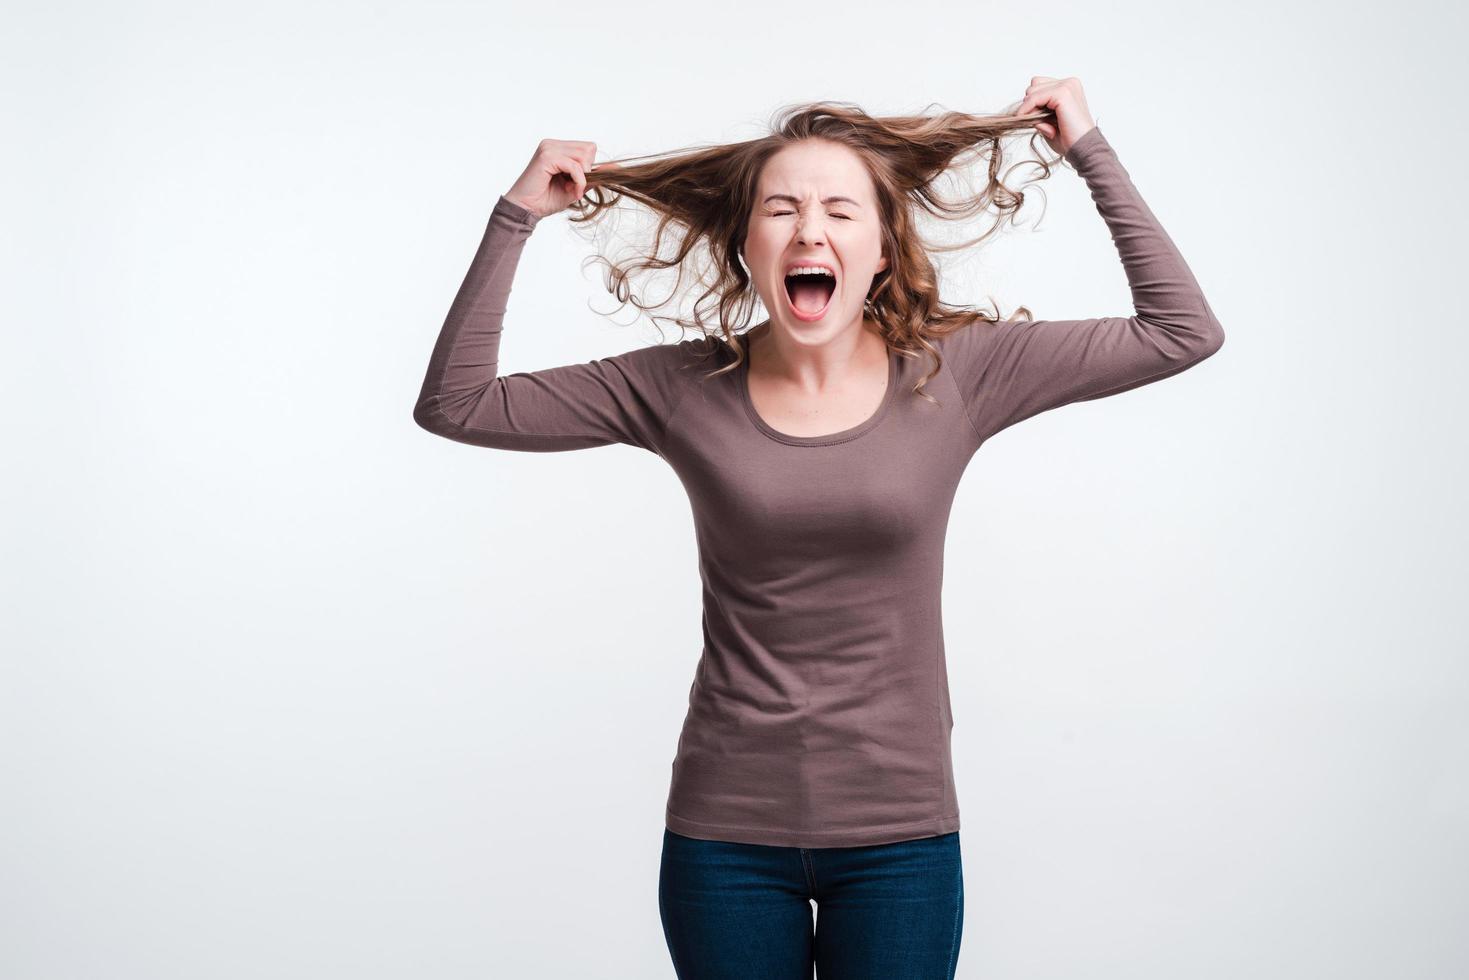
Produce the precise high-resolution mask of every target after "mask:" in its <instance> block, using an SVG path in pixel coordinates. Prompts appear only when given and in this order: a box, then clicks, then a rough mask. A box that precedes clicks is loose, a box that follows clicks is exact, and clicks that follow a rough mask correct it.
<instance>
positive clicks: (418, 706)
mask: <svg viewBox="0 0 1469 980" xmlns="http://www.w3.org/2000/svg"><path fill="white" fill-rule="evenodd" d="M6 20H7V25H6V30H5V31H4V36H3V55H4V56H3V58H0V65H3V67H0V72H3V78H4V82H5V85H4V91H5V95H4V97H3V98H4V107H5V109H4V112H5V116H4V125H5V132H6V136H7V141H6V142H7V147H8V152H7V153H6V154H5V156H4V162H3V164H0V166H3V167H4V176H5V179H4V182H3V191H0V193H3V195H4V206H5V214H4V222H3V224H4V228H5V234H4V237H3V241H4V248H5V254H4V266H3V268H4V277H5V289H4V308H5V317H4V319H5V324H4V356H3V369H4V372H5V383H4V386H3V392H4V399H5V405H4V412H3V418H4V420H5V427H6V438H5V457H6V466H5V470H6V478H5V480H4V481H3V483H0V493H3V494H4V505H5V506H4V513H5V518H6V521H5V538H4V555H5V558H4V573H5V582H4V606H3V608H4V621H3V636H0V645H3V650H4V653H3V673H0V736H3V738H0V786H3V794H4V799H3V807H0V862H3V863H0V975H3V976H5V977H6V978H8V980H92V978H96V980H134V978H136V980H145V978H146V980H166V978H180V980H184V978H187V980H199V978H209V980H233V978H273V980H275V978H311V980H320V978H324V977H351V978H353V980H369V978H390V977H391V978H400V977H401V978H409V977H412V978H415V980H418V978H429V977H431V978H434V980H452V978H471V977H473V978H484V977H496V978H499V977H517V978H518V977H570V978H583V977H598V978H613V977H616V978H639V980H641V978H650V977H671V976H672V975H673V971H672V968H671V966H670V965H669V961H668V956H667V952H666V950H665V947H664V941H663V936H662V932H661V928H660V923H659V919H658V913H657V899H656V879H657V866H658V857H659V844H660V835H661V833H662V818H663V805H664V801H665V793H666V791H667V787H668V779H669V775H670V763H671V761H672V759H673V755H674V751H675V747H676V739H677V735H678V731H679V725H680V723H681V721H682V719H683V714H684V711H685V709H686V707H687V700H686V699H687V695H688V688H689V684H690V682H691V680H692V677H693V671H694V668H695V664H696V662H697V659H698V655H699V647H700V642H701V636H700V619H699V617H700V609H699V581H698V572H697V565H696V552H695V542H694V539H693V524H692V516H691V513H690V510H689V507H688V503H687V500H686V498H685V496H684V494H683V490H682V488H681V486H680V484H679V482H678V480H677V478H676V477H675V475H674V474H673V472H672V471H671V470H669V469H668V468H667V466H666V464H664V463H663V461H662V460H660V459H659V458H657V457H656V456H654V455H652V454H650V453H646V452H644V451H642V450H638V449H634V448H632V447H627V446H620V445H619V446H611V447H605V448H597V449H591V450H582V451H577V452H567V453H556V454H529V453H525V454H520V453H511V452H497V451H492V450H486V449H480V448H476V447H470V446H465V445H460V444H457V443H453V442H450V441H447V440H444V439H439V438H436V437H434V436H431V435H429V434H428V433H426V432H424V431H423V430H421V429H419V428H418V427H417V426H416V425H415V424H414V423H413V420H412V417H411V413H412V408H413V403H414V400H415V398H416V396H417V394H418V388H419V385H420V383H421V381H422V379H423V374H424V371H425V368H426V367H427V364H428V359H429V355H430V352H431V350H432V347H433V343H434V340H435V337H436V336H437V333H438V330H439V327H440V325H441V324H442V322H443V319H444V316H445V314H446V313H447V311H448V309H449V305H450V303H451V301H452V300H453V297H454V294H455V291H456V289H457V288H458V286H459V283H460V280H461V279H462V277H463V275H464V272H465V270H466V269H467V268H468V264H469V261H470V259H471V257H472V255H473V253H474V250H475V248H476V246H477V244H478V242H479V239H480V235H481V233H482V232H483V230H484V225H485V221H486V220H487V217H488V215H489V211H490V208H491V206H492V205H493V204H494V201H495V199H496V197H497V196H498V195H499V194H500V193H502V192H503V191H505V190H507V189H508V188H509V187H510V185H511V184H512V183H513V182H514V180H515V178H516V177H517V176H518V175H519V174H520V172H521V170H522V169H523V167H524V166H525V164H526V163H527V161H528V160H529V159H530V157H531V154H532V152H533V151H534V149H535V147H536V144H537V142H538V141H539V140H540V139H542V138H543V137H555V138H561V139H587V140H594V141H596V142H597V144H598V147H599V157H601V158H607V157H611V156H616V155H628V154H642V153H653V152H658V151H663V150H668V149H673V148H676V147H682V146H687V145H691V144H696V143H712V142H724V141H729V140H734V139H746V138H752V137H754V136H756V135H759V134H760V132H761V127H762V126H763V124H764V123H765V122H766V121H767V120H768V119H769V117H770V114H771V113H772V112H773V111H774V110H775V109H777V108H778V107H780V106H782V105H786V104H789V103H795V102H803V101H810V100H816V99H836V100H842V101H850V102H855V103H857V104H858V105H860V106H862V107H863V108H864V109H866V110H868V111H869V112H873V113H875V114H886V113H894V112H907V111H917V110H921V109H923V108H924V107H925V106H928V105H930V104H937V105H939V106H942V107H944V108H954V109H963V110H968V111H973V112H980V113H988V112H998V111H1000V110H1001V109H1002V108H1004V107H1005V106H1008V105H1010V104H1011V103H1013V102H1014V101H1016V100H1018V99H1019V98H1020V97H1021V96H1022V94H1023V93H1024V90H1025V87H1026V85H1027V84H1028V82H1029V80H1030V78H1031V77H1032V76H1033V75H1053V76H1067V75H1075V76H1077V77H1079V78H1080V79H1081V80H1082V82H1083V83H1084V85H1085V88H1086V93H1087V96H1088V98H1089V100H1090V104H1091V107H1092V111H1093V113H1094V115H1095V117H1096V118H1097V120H1098V122H1099V124H1100V125H1101V127H1102V129H1103V131H1104V132H1105V133H1106V135H1107V137H1108V139H1109V140H1110V141H1111V142H1112V144H1113V146H1114V147H1115V148H1116V149H1117V151H1118V154H1119V156H1120V158H1121V160H1122V161H1123V164H1124V166H1126V167H1127V169H1128V170H1129V171H1130V173H1131V174H1132V177H1133V179H1134V180H1135V182H1136V183H1137V184H1138V186H1139V188H1140V189H1141V191H1142V193H1143V195H1144V197H1145V198H1146V200H1147V201H1148V202H1149V204H1150V205H1151V206H1152V208H1153V209H1154V210H1155V212H1156V213H1157V215H1158V216H1159V218H1160V220H1161V221H1162V223H1163V225H1164V227H1165V228H1166V229H1167V230H1168V232H1169V233H1170V234H1171V235H1172V236H1173V238H1174V240H1175V241H1176V242H1177V244H1178V246H1179V248H1180V249H1181V250H1182V252H1183V254H1184V256H1185V258H1186V259H1187V261H1188V262H1189V264H1190V266H1191V267H1192V269H1193V271H1194V273H1195V275H1196V276H1197V277H1198V279H1199V281H1200V283H1201V284H1202V286H1203V288H1204V290H1205V293H1206V295H1207V296H1208V298H1209V300H1210V303H1211V305H1212V307H1213V309H1214V310H1215V312H1216V313H1217V315H1218V316H1219V318H1220V321H1221V322H1222V323H1223V325H1224V328H1225V331H1226V333H1227V337H1228V339H1227V342H1226V344H1225V346H1224V348H1223V350H1222V351H1221V352H1220V353H1219V354H1218V355H1217V356H1215V357H1214V358H1212V359H1210V360H1208V361H1206V362H1205V363H1203V364H1201V365H1199V366H1198V367H1197V368H1195V369H1193V370H1190V371H1187V372H1185V373H1183V374H1181V375H1178V376H1176V377H1173V378H1170V379H1166V380H1164V381H1161V382H1159V383H1157V384H1155V385H1151V386H1147V387H1144V388H1141V389H1138V390H1134V391H1131V392H1126V393H1123V394H1120V395H1117V396H1115V397H1112V398H1107V399H1102V400H1099V401H1094V402H1090V403H1085V404H1078V405H1071V406H1067V407H1064V408H1061V409H1058V410H1056V411H1054V412H1049V413H1046V414H1043V415H1041V416H1037V417H1035V418H1033V419H1030V420H1028V421H1026V422H1023V423H1021V424H1020V425H1018V426H1016V427H1015V428H1013V429H1010V430H1008V431H1006V432H1004V433H1002V434H1000V435H998V436H996V437H995V438H994V439H992V440H991V441H990V442H989V443H987V444H986V445H985V446H984V447H983V448H982V449H981V450H980V451H979V452H978V454H977V455H976V456H975V457H974V459H973V461H972V463H971V464H970V467H969V470H968V473H967V475H966V477H965V480H964V482H963V484H962V485H961V487H960V490H959V494H958V497H957V499H956V500H955V503H954V510H953V515H952V519H951V523H950V529H949V537H948V546H947V569H946V576H945V584H944V595H943V603H944V609H945V614H946V615H945V624H946V638H947V648H948V658H949V670H950V679H951V685H952V696H953V702H954V714H955V718H956V723H955V727H954V732H953V738H954V756H955V763H956V770H957V772H956V774H957V779H958V786H959V793H960V807H961V812H962V818H963V829H962V841H963V849H964V868H965V883H966V911H965V919H964V939H963V947H962V952H961V955H960V959H959V976H960V977H971V978H980V977H983V978H987V980H1001V978H1025V980H1053V978H1054V980H1061V978H1067V980H1070V978H1082V977H1084V978H1087V980H1111V978H1118V980H1121V978H1127V980H1148V978H1158V980H1163V978H1168V980H1172V978H1177V977H1189V978H1191V980H1214V978H1219V980H1226V978H1227V980H1237V978H1240V977H1249V978H1252V980H1265V978H1271V980H1275V978H1279V980H1302V978H1312V980H1314V978H1330V980H1356V978H1362V980H1381V978H1385V977H1392V978H1394V980H1410V978H1411V980H1430V978H1432V980H1450V978H1456V977H1463V976H1466V975H1469V930H1465V929H1464V924H1465V922H1466V921H1469V750H1466V745H1469V710H1466V709H1469V694H1466V682H1469V666H1466V650H1469V642H1466V639H1469V637H1466V633H1469V631H1466V621H1465V617H1466V610H1465V604H1464V603H1463V602H1462V600H1463V597H1464V596H1463V593H1464V585H1465V581H1466V559H1465V555H1466V545H1469V541H1466V534H1465V518H1464V512H1463V510H1462V503H1463V500H1464V499H1465V496H1466V494H1469V481H1466V473H1465V438H1464V434H1463V430H1462V429H1461V428H1460V425H1461V423H1462V421H1463V419H1464V418H1465V416H1466V410H1469V404H1466V397H1465V391H1466V385H1465V383H1464V379H1463V375H1464V372H1465V370H1466V363H1469V362H1466V355H1469V341H1466V335H1465V327H1466V324H1465V316H1464V303H1463V299H1462V295H1461V293H1460V292H1459V289H1458V283H1457V280H1458V278H1459V276H1460V275H1461V273H1462V271H1463V268H1462V266H1463V259H1464V257H1465V255H1464V249H1463V244H1462V234H1463V228H1464V227H1465V219H1466V217H1469V215H1466V206H1465V205H1466V195H1465V191H1464V185H1463V182H1462V178H1461V176H1460V174H1459V169H1458V168H1459V161H1461V160H1462V159H1463V158H1464V154H1465V151H1466V150H1469V147H1466V141H1465V132H1464V126H1463V123H1462V121H1461V119H1460V116H1461V115H1462V113H1461V111H1460V110H1461V108H1462V105H1461V104H1462V100H1463V94H1464V93H1463V91H1462V86H1461V84H1456V83H1461V81H1462V79H1461V76H1460V75H1459V74H1458V73H1457V70H1456V69H1455V68H1453V67H1452V66H1453V65H1454V64H1455V62H1456V57H1455V56H1456V55H1457V54H1459V53H1461V52H1459V50H1458V43H1457V42H1458V39H1459V38H1461V37H1462V36H1463V34H1464V30H1465V27H1466V24H1465V23H1464V15H1463V11H1462V9H1461V8H1459V7H1457V6H1454V5H1450V4H1439V5H1433V4H1426V3H1399V4H1378V5H1372V6H1367V5H1362V4H1332V3H1324V2H1322V3H1294V4H1281V3H1278V2H1272V3H1260V2H1253V3H1250V2H1247V3H1245V4H1217V3H1215V4H1207V5H1197V6H1187V7H1180V6H1178V5H1177V4H1174V3H1161V2H1144V3H1136V2H1134V3H1126V2H1124V3H1122V4H1121V5H1120V6H1119V5H1116V4H1113V5H1108V6H1099V5H1097V4H1094V3H1078V2H1062V3H1047V4H1032V3H997V4H966V5H948V4H934V3H908V4H902V5H900V6H898V7H893V6H892V5H889V4H858V5H852V4H848V5H846V6H844V7H841V8H839V9H836V8H831V7H830V6H829V5H827V6H818V7H810V8H806V7H802V6H799V5H796V6H792V5H790V4H787V3H779V4H745V5H743V6H731V5H728V4H717V5H716V4H709V5H690V4H687V3H672V2H666V3H656V4H655V3H635V4H632V5H621V6H611V7H609V6H607V5H605V4H590V3H587V4H575V3H573V4H556V5H535V4H532V5H525V6H521V7H515V6H511V5H490V4H468V3H422V2H419V3H412V4H409V3H398V4H371V5H361V4H347V3H335V4H327V3H301V2H295V3H290V4H285V3H275V2H267V3H250V4H243V3H241V4H229V5H224V4H210V5H199V4H189V3H170V4H159V3H134V4H130V5H126V6H119V5H103V4H97V5H83V4H75V3H71V4H67V3H62V4H56V3H52V4H46V5H41V4H35V3H30V4H23V5H20V6H17V7H12V8H11V9H10V10H9V11H8V16H7V18H6ZM1040 186H1041V187H1042V188H1043V191H1042V193H1041V194H1039V195H1037V196H1036V198H1035V200H1034V202H1033V203H1028V204H1027V206H1026V211H1025V213H1024V217H1023V220H1022V223H1021V227H1020V228H1017V229H1011V230H1007V231H1006V232H1005V234H1004V235H1003V236H1002V237H1001V238H1000V240H999V241H998V242H996V243H995V244H993V245H992V246H986V247H983V248H980V249H977V250H974V251H973V252H972V253H969V254H963V255H959V256H955V257H953V258H952V260H950V261H949V262H948V264H947V266H946V272H945V279H944V292H945V298H946V299H948V300H950V301H951V302H961V303H973V304H979V305H987V301H988V299H989V298H990V297H993V298H994V300H995V301H996V302H997V303H998V305H999V306H1000V307H1001V308H1002V309H1003V310H1005V311H1007V312H1008V311H1010V310H1013V309H1014V307H1016V306H1017V305H1020V304H1025V305H1027V306H1028V307H1029V308H1030V309H1031V310H1032V312H1034V313H1035V315H1037V316H1039V317H1053V318H1066V317H1090V316H1101V315H1115V314H1123V315H1126V314H1130V313H1131V312H1132V305H1131V300H1130V295H1129V292H1128V289H1127V283H1126V278H1125V276H1124V273H1123V269H1122V266H1121V264H1120V262H1119V261H1118V258H1117V254H1116V251H1115V248H1114V246H1113V244H1112V242H1111V240H1110V238H1109V236H1108V233H1107V229H1106V226H1105V225H1104V223H1103V221H1102V220H1101V218H1100V216H1099V215H1098V214H1097V212H1096V210H1095V207H1094V205H1093V203H1092V201H1091V199H1090V197H1089V195H1088V193H1087V191H1086V188H1085V185H1084V183H1083V181H1082V180H1081V179H1080V177H1079V176H1078V175H1077V174H1076V173H1075V172H1074V171H1072V170H1070V169H1065V168H1062V169H1059V170H1057V172H1056V173H1055V174H1054V175H1053V177H1052V178H1051V179H1050V180H1048V181H1045V182H1043V183H1042V184H1041V185H1040ZM1042 212H1043V213H1042ZM592 248H593V246H592V244H591V243H589V242H588V241H587V240H586V239H585V238H583V237H580V236H579V235H577V234H576V233H575V232H574V231H573V230H572V229H571V227H570V226H569V225H568V224H567V219H566V215H559V216H554V217H550V218H548V219H547V220H544V221H543V222H542V223H541V224H540V226H539V227H538V228H537V230H536V232H535V233H534V235H533V236H532V238H531V240H530V242H529V243H528V245H527V247H526V250H525V253H524V256H523V258H522V261H521V265H520V269H519V274H518V277H517V280H516V284H515V288H514V294H513V297H512V300H511V304H510V310H509V315H508V317H507V320H506V334H505V341H504V346H503V351H502V360H501V369H502V371H503V372H506V373H509V372H514V371H523V370H535V369H538V368H546V367H552V366H555V365H559V364H566V363H572V362H578V361H585V360H589V359H591V358H594V357H599V356H605V355H608V354H613V353H618V352H620V351H625V350H630V349H633V348H636V347H641V346H643V345H645V344H649V343H656V342H659V340H660V337H659V335H658V333H657V332H656V330H655V329H654V328H653V327H652V326H651V325H650V324H649V322H648V321H647V320H646V319H644V320H635V319H634V318H633V315H632V311H631V310H630V309H629V310H626V311H623V312H622V313H620V314H617V315H615V316H614V317H612V318H610V319H609V318H607V317H605V316H603V315H601V314H600V313H599V312H598V311H599V310H600V311H606V310H610V309H612V308H613V307H614V306H615V303H614V301H613V300H612V298H611V297H610V296H609V295H608V294H607V293H606V292H605V289H604V288H603V285H602V282H601V278H600V273H599V272H598V271H597V270H596V269H589V270H583V268H582V266H581V262H582V260H583V259H584V258H586V257H587V256H588V255H590V254H592ZM811 492H812V493H813V494H820V493H821V488H820V487H812V488H811Z"/></svg>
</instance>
